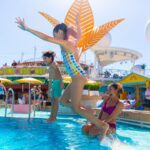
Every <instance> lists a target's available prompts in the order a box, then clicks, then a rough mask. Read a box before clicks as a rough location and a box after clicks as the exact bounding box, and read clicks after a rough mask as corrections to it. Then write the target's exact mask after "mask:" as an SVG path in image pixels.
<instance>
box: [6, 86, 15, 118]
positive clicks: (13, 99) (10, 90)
mask: <svg viewBox="0 0 150 150" xmlns="http://www.w3.org/2000/svg"><path fill="white" fill-rule="evenodd" d="M9 92H11V93H12V106H11V116H12V117H13V112H14V103H15V94H14V90H13V89H12V88H9V89H8V91H5V95H6V100H5V117H7V106H8V93H9Z"/></svg>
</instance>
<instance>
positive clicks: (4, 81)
mask: <svg viewBox="0 0 150 150" xmlns="http://www.w3.org/2000/svg"><path fill="white" fill-rule="evenodd" d="M0 82H1V83H12V81H11V80H9V79H5V78H0Z"/></svg>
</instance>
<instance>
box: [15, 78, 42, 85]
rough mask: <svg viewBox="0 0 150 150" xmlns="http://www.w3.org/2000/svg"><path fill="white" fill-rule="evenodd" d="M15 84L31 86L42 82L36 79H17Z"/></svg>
mask: <svg viewBox="0 0 150 150" xmlns="http://www.w3.org/2000/svg"><path fill="white" fill-rule="evenodd" d="M15 82H18V83H31V84H42V83H43V82H42V81H40V80H38V79H35V78H22V79H19V80H16V81H15Z"/></svg>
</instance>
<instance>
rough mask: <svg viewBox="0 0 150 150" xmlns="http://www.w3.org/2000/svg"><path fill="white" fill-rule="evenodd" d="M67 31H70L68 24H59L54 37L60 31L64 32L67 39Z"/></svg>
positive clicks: (54, 31)
mask: <svg viewBox="0 0 150 150" xmlns="http://www.w3.org/2000/svg"><path fill="white" fill-rule="evenodd" d="M67 29H68V27H67V25H66V24H64V23H61V24H58V25H56V26H55V27H54V29H53V35H54V33H57V32H58V31H59V30H62V31H63V32H64V35H65V38H66V37H67Z"/></svg>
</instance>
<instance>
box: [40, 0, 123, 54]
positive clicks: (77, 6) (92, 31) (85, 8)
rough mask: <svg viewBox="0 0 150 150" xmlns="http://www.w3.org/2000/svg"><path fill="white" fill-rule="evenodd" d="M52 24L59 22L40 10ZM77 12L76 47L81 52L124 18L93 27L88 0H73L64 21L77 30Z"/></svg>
mask: <svg viewBox="0 0 150 150" xmlns="http://www.w3.org/2000/svg"><path fill="white" fill-rule="evenodd" d="M40 14H41V15H42V16H43V17H44V18H46V19H47V20H48V21H49V22H50V23H51V24H52V25H53V26H56V25H57V24H59V21H57V20H56V19H55V18H53V17H51V16H49V15H48V14H46V13H43V12H40ZM78 14H79V27H80V30H81V39H80V41H79V43H78V49H81V50H82V52H84V51H86V50H87V49H88V48H90V47H92V46H93V45H94V44H96V43H97V42H98V41H99V40H101V39H102V38H103V37H104V36H105V35H106V34H107V33H108V32H109V31H110V30H111V29H112V28H114V27H115V26H116V25H117V24H119V23H120V22H121V21H123V20H124V19H118V20H114V21H111V22H108V23H106V24H104V25H102V26H99V27H94V18H93V13H92V9H91V7H90V4H89V2H88V0H75V1H74V3H73V4H72V6H71V7H70V9H69V11H68V12H67V15H66V17H65V21H64V23H65V24H67V25H68V26H73V27H74V30H77V25H76V16H77V15H78Z"/></svg>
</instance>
